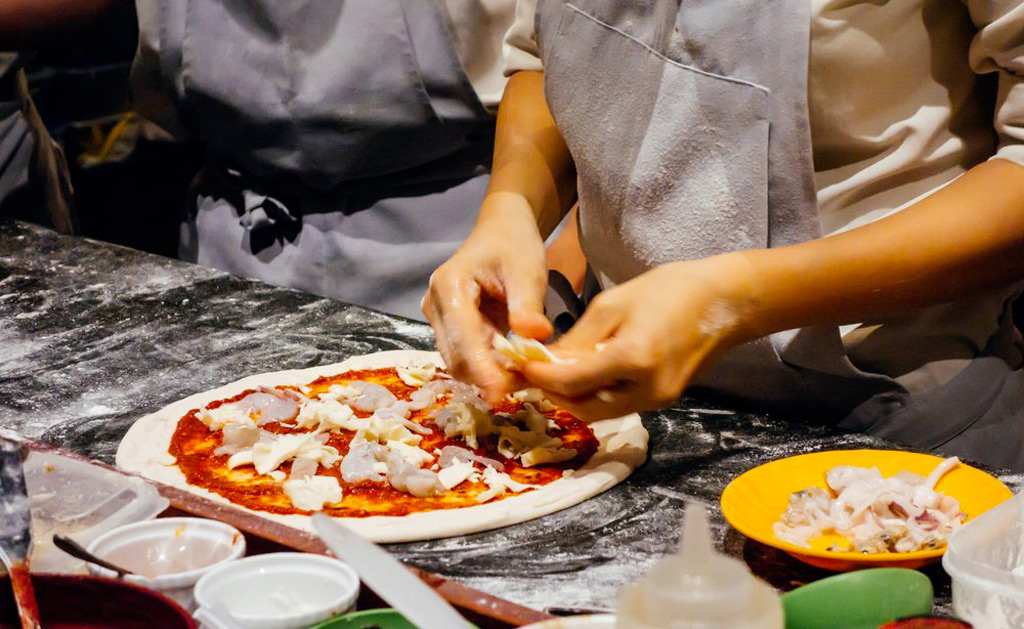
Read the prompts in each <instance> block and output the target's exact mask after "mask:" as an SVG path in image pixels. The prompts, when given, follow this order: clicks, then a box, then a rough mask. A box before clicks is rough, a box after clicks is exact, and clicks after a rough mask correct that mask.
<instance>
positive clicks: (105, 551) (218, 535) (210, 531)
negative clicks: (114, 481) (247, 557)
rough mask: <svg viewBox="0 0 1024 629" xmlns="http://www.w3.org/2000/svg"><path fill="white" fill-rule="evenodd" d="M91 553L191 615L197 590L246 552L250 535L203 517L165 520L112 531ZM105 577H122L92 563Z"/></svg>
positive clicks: (92, 546)
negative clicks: (204, 579) (208, 576)
mask: <svg viewBox="0 0 1024 629" xmlns="http://www.w3.org/2000/svg"><path fill="white" fill-rule="evenodd" d="M87 549H88V551H89V552H91V553H92V554H94V555H96V556H97V557H99V558H100V559H106V560H108V561H110V562H111V563H113V564H116V565H118V566H121V567H122V568H124V569H126V570H130V571H132V572H134V573H136V574H129V575H126V576H125V581H128V582H129V583H134V584H136V585H141V586H143V587H147V588H150V589H153V590H157V591H158V592H160V593H162V594H164V595H166V596H168V597H170V598H171V599H173V600H174V601H175V602H177V603H178V604H179V605H181V606H182V607H184V608H185V609H186V610H188V611H190V612H191V611H193V610H195V599H194V598H193V594H192V589H193V587H194V586H195V584H196V582H197V581H199V578H200V577H202V576H203V575H204V574H206V573H207V572H209V571H211V570H213V569H214V568H216V567H218V566H221V565H223V564H225V563H228V562H231V561H234V560H236V559H238V558H239V557H241V556H242V555H244V554H245V537H243V536H242V533H241V532H240V531H239V530H238V529H236V528H235V527H233V526H231V525H228V524H224V523H223V522H217V521H215V520H205V519H203V518H162V519H157V520H150V521H147V522H136V523H134V524H128V525H125V526H121V527H118V528H116V529H113V530H111V531H107V532H106V533H104V534H103V535H101V536H99V537H97V538H96V539H94V540H93V541H92V542H91V543H90V544H89V545H88V547H87ZM89 571H90V572H92V573H93V574H95V575H98V576H101V577H111V578H113V577H115V576H117V575H116V573H114V572H112V571H110V570H107V569H106V568H101V567H100V566H97V565H95V564H89Z"/></svg>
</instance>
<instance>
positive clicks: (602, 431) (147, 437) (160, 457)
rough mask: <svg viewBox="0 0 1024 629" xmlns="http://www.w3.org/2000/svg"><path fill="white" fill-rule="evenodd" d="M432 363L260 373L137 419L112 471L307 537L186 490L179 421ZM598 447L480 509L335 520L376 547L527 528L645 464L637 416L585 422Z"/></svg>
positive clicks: (351, 363)
mask: <svg viewBox="0 0 1024 629" xmlns="http://www.w3.org/2000/svg"><path fill="white" fill-rule="evenodd" d="M410 362H416V363H425V362H430V363H433V364H435V365H436V366H438V367H443V366H444V363H443V362H442V360H441V356H440V354H438V353H436V352H424V351H417V350H394V351H387V352H378V353H376V354H369V355H366V356H357V357H354V358H351V359H349V360H346V361H344V362H341V363H336V364H333V365H325V366H322V367H313V368H310V369H299V370H291V371H280V372H272V373H265V374H259V375H255V376H250V377H248V378H243V379H241V380H238V381H237V382H233V383H231V384H228V385H225V386H223V387H220V388H218V389H214V390H212V391H207V392H204V393H197V394H196V395H192V396H190V397H187V398H185V399H184V400H181V401H180V402H175V403H174V404H171V405H170V406H167V407H165V408H163V409H161V410H159V411H157V412H156V413H153V414H151V415H147V416H145V417H143V418H141V419H139V420H138V421H136V422H135V423H134V424H133V425H132V426H131V428H129V430H128V432H127V434H125V436H124V438H123V439H122V440H121V444H120V445H119V446H118V449H117V459H116V462H117V467H119V468H121V469H123V470H125V471H128V472H133V473H136V474H140V475H142V476H145V477H147V478H151V479H153V480H155V481H159V482H161V483H165V484H167V485H172V486H175V487H179V488H181V489H185V490H187V491H189V492H191V493H194V494H196V495H199V496H202V497H204V498H208V499H210V500H214V501H217V502H222V503H227V504H232V505H233V506H234V507H235V508H238V509H245V510H246V511H249V512H250V513H254V514H256V515H259V516H261V517H263V518H266V519H268V520H273V521H275V522H280V523H282V524H285V525H287V526H291V527H294V528H297V529H301V530H303V531H309V532H312V530H313V529H312V526H311V524H310V517H309V516H307V515H298V514H296V515H280V514H275V513H268V512H264V511H255V510H251V509H246V508H245V507H242V506H239V505H234V504H233V503H230V502H229V501H228V500H227V499H225V498H223V497H221V496H220V495H218V494H215V493H213V492H211V491H208V490H206V489H203V488H201V487H196V486H194V485H190V484H188V483H187V482H186V481H185V477H184V475H183V474H182V473H181V471H180V470H179V469H178V467H177V466H176V465H175V464H174V463H175V461H174V457H173V456H171V454H169V453H168V451H167V449H168V446H169V444H170V442H171V437H172V435H173V434H174V431H175V429H176V428H177V425H178V420H179V419H181V417H182V416H183V415H185V414H186V413H188V412H189V411H190V410H192V409H195V408H201V407H203V406H205V405H206V404H208V403H210V402H212V401H214V400H220V399H223V398H228V397H231V396H233V395H236V394H238V393H241V392H242V391H244V390H246V389H254V388H257V387H260V386H268V387H273V386H279V385H295V386H299V385H303V384H307V383H309V382H310V381H312V380H315V379H316V378H319V377H320V376H332V375H336V374H339V373H343V372H345V371H351V370H357V369H375V368H381V367H395V366H399V365H405V364H408V363H410ZM590 427H591V429H592V430H593V431H594V435H595V436H596V437H597V439H598V441H599V443H600V446H599V447H598V451H597V453H595V454H594V456H592V457H591V458H590V460H589V461H588V462H587V463H586V465H584V466H583V467H581V468H579V469H578V470H576V471H575V472H574V473H573V474H572V475H571V476H567V477H563V478H560V479H558V480H555V481H554V482H552V483H550V484H548V485H545V486H543V487H541V488H540V489H536V490H533V491H530V492H526V493H523V494H520V495H515V496H510V497H508V498H504V499H502V500H497V501H494V502H490V503H487V504H483V505H478V506H471V507H464V508H460V509H443V510H437V511H428V512H417V513H411V514H409V515H404V516H372V517H366V518H339V519H340V520H343V521H344V522H345V524H346V525H347V526H349V527H350V528H352V529H353V530H355V531H356V532H357V533H359V534H360V535H363V536H364V537H366V538H368V539H371V540H373V541H376V542H411V541H417V540H424V539H436V538H439V537H450V536H454V535H466V534H469V533H476V532H479V531H484V530H489V529H495V528H500V527H503V526H508V525H510V524H516V523H519V522H525V521H527V520H532V519H534V518H538V517H540V516H543V515H547V514H549V513H554V512H555V511H559V510H561V509H565V508H567V507H571V506H573V505H575V504H579V503H580V502H583V501H584V500H586V499H588V498H591V497H593V496H595V495H597V494H599V493H601V492H603V491H604V490H606V489H608V488H609V487H612V486H614V485H616V484H617V483H619V482H621V481H622V480H624V479H625V478H626V477H627V476H629V475H630V473H632V472H633V470H634V469H636V467H637V466H639V465H640V464H641V463H643V462H644V460H645V459H646V458H647V430H645V429H644V427H643V424H642V423H641V422H640V416H639V415H637V414H635V413H634V414H632V415H627V416H625V417H619V418H616V419H606V420H602V421H598V422H594V423H592V424H590Z"/></svg>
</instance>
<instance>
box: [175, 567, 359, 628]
mask: <svg viewBox="0 0 1024 629" xmlns="http://www.w3.org/2000/svg"><path fill="white" fill-rule="evenodd" d="M195 594H196V603H198V605H199V610H198V611H197V612H196V615H195V616H196V619H197V620H201V621H202V622H203V626H205V627H218V626H231V627H235V628H237V629H301V628H304V627H308V626H309V625H312V624H314V623H317V622H320V621H321V620H325V619H327V618H330V617H331V616H334V615H335V614H340V613H344V612H346V611H348V610H350V609H352V607H353V605H355V602H356V597H357V596H358V595H359V576H358V575H357V574H356V571H355V570H353V569H352V568H351V567H349V566H348V564H345V563H342V562H340V561H338V560H337V559H333V558H331V557H325V556H323V555H312V554H308V553H268V554H266V555H257V556H255V557H247V558H245V559H242V560H241V561H236V562H233V563H230V564H228V565H225V566H221V567H219V568H217V569H215V570H211V571H210V572H209V573H208V574H206V575H205V576H203V578H202V579H200V580H199V582H198V583H197V584H196V590H195ZM211 616H212V618H211ZM225 617H227V618H225ZM224 620H227V621H228V622H223V621H224ZM218 621H221V622H219V623H218Z"/></svg>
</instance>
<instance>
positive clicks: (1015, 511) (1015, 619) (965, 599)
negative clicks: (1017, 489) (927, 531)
mask: <svg viewBox="0 0 1024 629" xmlns="http://www.w3.org/2000/svg"><path fill="white" fill-rule="evenodd" d="M942 567H943V568H945V569H946V572H948V573H949V576H950V577H952V579H953V611H954V613H955V614H956V615H957V616H959V617H961V618H963V619H964V620H966V621H968V622H970V623H971V624H973V625H974V627H975V628H976V629H1019V628H1020V627H1024V494H1020V495H1017V496H1015V497H1013V498H1011V499H1010V500H1008V501H1006V502H1004V503H1003V504H1001V505H998V506H996V507H994V508H992V509H991V510H989V511H987V512H985V513H983V514H981V515H980V516H978V517H977V518H975V519H973V520H971V521H970V522H968V523H967V524H966V525H964V527H963V528H961V529H960V530H959V531H957V532H956V533H955V534H954V535H953V537H952V538H951V539H950V540H949V547H948V548H947V549H946V554H945V555H943V557H942Z"/></svg>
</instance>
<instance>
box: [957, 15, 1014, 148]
mask: <svg viewBox="0 0 1024 629" xmlns="http://www.w3.org/2000/svg"><path fill="white" fill-rule="evenodd" d="M966 4H967V8H968V10H969V11H970V13H971V19H972V20H973V21H974V23H975V25H976V26H977V27H978V33H977V34H976V35H975V37H974V39H973V41H972V42H971V49H970V62H971V68H972V69H973V70H974V71H975V72H977V73H979V74H988V73H993V72H994V73H996V75H997V76H998V81H999V88H998V92H997V96H996V103H995V116H994V120H993V125H994V128H995V132H996V134H997V135H998V138H999V145H998V149H997V151H996V154H995V155H994V156H993V157H994V158H1000V159H1005V160H1009V161H1011V162H1015V163H1017V164H1019V165H1021V166H1024V0H966Z"/></svg>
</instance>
